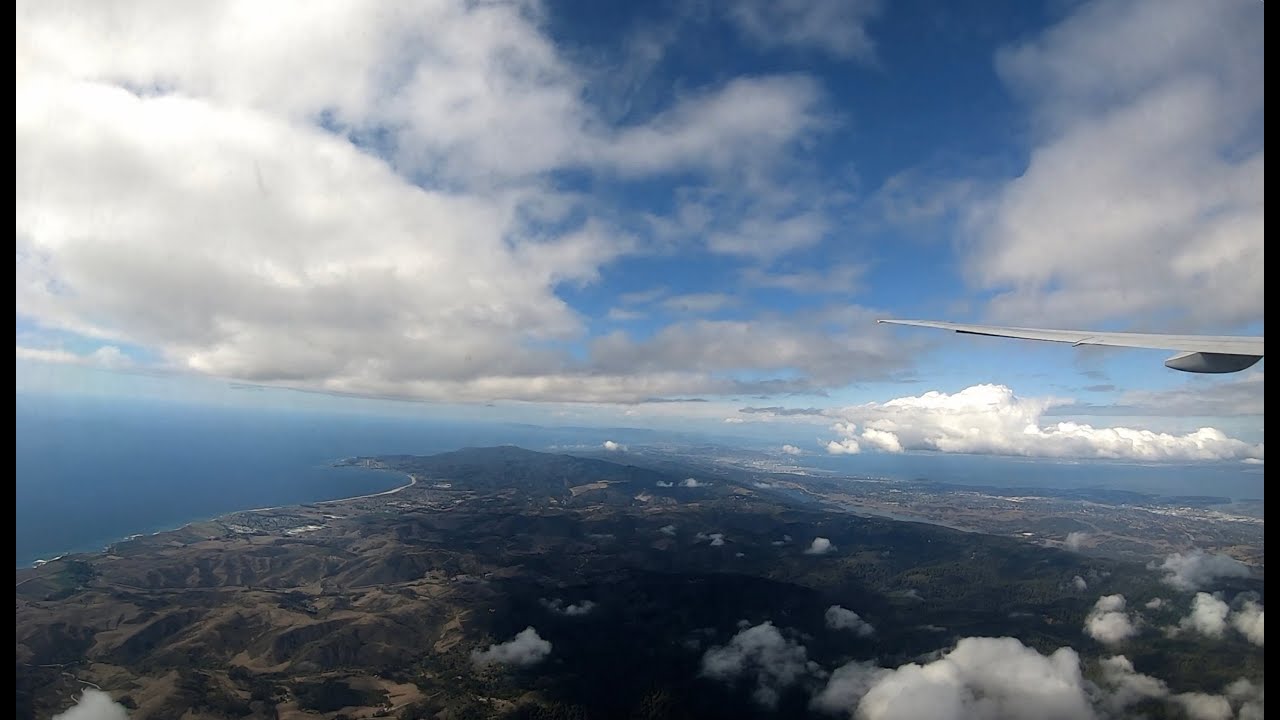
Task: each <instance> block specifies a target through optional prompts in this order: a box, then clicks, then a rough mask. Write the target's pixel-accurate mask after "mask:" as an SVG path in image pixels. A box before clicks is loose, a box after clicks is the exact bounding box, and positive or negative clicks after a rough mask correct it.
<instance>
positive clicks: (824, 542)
mask: <svg viewBox="0 0 1280 720" xmlns="http://www.w3.org/2000/svg"><path fill="white" fill-rule="evenodd" d="M834 549H835V545H832V544H831V541H830V540H828V539H826V538H824V537H816V538H814V539H813V542H812V543H811V544H810V545H809V547H808V549H806V550H805V551H804V554H805V555H826V554H827V553H829V552H831V551H832V550H834Z"/></svg>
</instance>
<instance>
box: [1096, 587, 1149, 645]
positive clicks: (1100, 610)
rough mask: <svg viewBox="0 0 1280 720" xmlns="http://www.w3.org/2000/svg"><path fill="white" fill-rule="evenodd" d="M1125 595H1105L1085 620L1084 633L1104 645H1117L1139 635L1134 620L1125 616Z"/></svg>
mask: <svg viewBox="0 0 1280 720" xmlns="http://www.w3.org/2000/svg"><path fill="white" fill-rule="evenodd" d="M1124 607H1125V600H1124V595H1118V594H1117V595H1103V596H1102V597H1100V598H1098V602H1096V603H1094V605H1093V609H1092V610H1090V611H1089V614H1088V615H1087V616H1085V619H1084V631H1085V634H1087V635H1088V636H1089V637H1091V638H1093V639H1094V640H1097V641H1098V642H1100V643H1103V644H1104V645H1115V644H1117V643H1121V642H1124V641H1125V640H1128V639H1129V638H1131V637H1133V636H1134V635H1137V634H1138V628H1137V627H1136V626H1135V625H1134V622H1133V620H1132V619H1131V618H1130V617H1129V616H1128V615H1127V614H1125V611H1124Z"/></svg>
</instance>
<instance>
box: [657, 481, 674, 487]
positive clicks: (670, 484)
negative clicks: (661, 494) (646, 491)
mask: <svg viewBox="0 0 1280 720" xmlns="http://www.w3.org/2000/svg"><path fill="white" fill-rule="evenodd" d="M658 487H661V488H669V487H675V483H673V482H671V481H670V480H659V481H658Z"/></svg>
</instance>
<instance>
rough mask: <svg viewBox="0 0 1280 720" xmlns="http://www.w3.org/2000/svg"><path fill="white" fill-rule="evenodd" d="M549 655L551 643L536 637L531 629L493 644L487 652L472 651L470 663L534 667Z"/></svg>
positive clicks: (535, 631) (536, 633) (534, 631)
mask: <svg viewBox="0 0 1280 720" xmlns="http://www.w3.org/2000/svg"><path fill="white" fill-rule="evenodd" d="M550 654H551V643H550V642H548V641H546V640H543V639H542V638H541V637H539V636H538V631H537V630H534V629H533V627H527V628H525V629H524V630H521V631H520V632H519V633H517V634H516V636H515V637H514V638H512V639H510V640H508V641H507V642H504V643H494V644H493V645H490V646H489V649H488V650H484V651H480V650H472V651H471V661H472V662H474V663H475V664H477V665H490V664H494V663H497V664H501V665H519V666H522V667H523V666H528V665H536V664H538V663H540V662H542V660H543V659H544V658H546V657H547V656H548V655H550Z"/></svg>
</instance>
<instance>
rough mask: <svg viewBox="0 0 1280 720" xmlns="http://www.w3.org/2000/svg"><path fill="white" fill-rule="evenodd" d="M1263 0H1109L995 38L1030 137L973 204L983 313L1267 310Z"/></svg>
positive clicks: (1212, 315)
mask: <svg viewBox="0 0 1280 720" xmlns="http://www.w3.org/2000/svg"><path fill="white" fill-rule="evenodd" d="M1262 13H1263V8H1262V4H1261V3H1248V2H1222V3H1203V2H1197V1H1196V0H1175V1H1174V2H1166V1H1165V0H1142V1H1140V2H1128V1H1123V0H1104V1H1101V2H1092V3H1087V4H1084V5H1082V6H1080V8H1079V10H1078V11H1077V12H1075V13H1073V14H1072V15H1071V16H1070V17H1068V18H1067V19H1066V20H1064V21H1063V22H1061V23H1059V24H1058V25H1056V26H1055V27H1053V28H1051V29H1050V30H1048V31H1047V32H1045V33H1043V34H1041V35H1040V36H1039V37H1035V38H1033V39H1031V40H1029V41H1027V42H1025V43H1022V44H1019V45H1016V46H1013V47H1009V48H1006V49H1005V50H1004V51H1003V52H1001V53H1000V55H999V56H998V58H997V69H998V71H999V73H1000V75H1001V77H1002V78H1003V79H1004V80H1005V82H1006V84H1007V85H1008V87H1010V88H1011V89H1012V90H1013V91H1014V92H1015V93H1016V94H1018V95H1019V96H1020V97H1022V98H1023V99H1024V100H1025V102H1026V103H1027V105H1028V107H1029V108H1030V110H1031V112H1032V115H1033V118H1034V120H1033V125H1032V135H1033V138H1034V146H1033V147H1032V148H1031V150H1030V153H1029V158H1028V162H1027V165H1026V167H1025V170H1023V171H1022V172H1021V173H1020V174H1019V175H1018V176H1017V177H1015V178H1013V179H1011V180H1008V181H1007V182H1005V183H1004V184H1003V185H1001V186H999V187H998V188H997V189H996V190H995V192H994V193H993V194H992V195H990V196H989V198H990V199H986V197H985V196H984V199H983V200H981V201H979V202H978V203H976V204H975V206H974V207H973V208H971V210H972V217H971V224H972V231H973V235H974V237H975V242H974V243H973V245H972V247H971V248H970V249H969V251H968V253H969V270H970V276H971V278H972V279H973V281H974V282H975V284H976V285H978V286H979V287H981V288H983V289H985V290H989V291H994V292H995V293H996V296H995V299H994V300H993V301H992V303H991V306H990V313H991V315H992V317H994V318H997V319H1000V320H1003V321H1008V322H1011V323H1012V324H1023V325H1036V324H1040V323H1046V324H1049V325H1051V326H1052V325H1054V324H1063V323H1070V324H1071V325H1075V326H1078V325H1080V324H1081V323H1085V324H1089V323H1097V322H1101V321H1106V320H1114V319H1129V320H1131V319H1133V318H1146V319H1147V322H1146V324H1148V325H1150V324H1152V323H1157V324H1160V325H1161V326H1162V327H1164V326H1167V324H1168V323H1169V322H1171V321H1173V322H1177V323H1179V324H1181V325H1191V326H1212V327H1226V326H1236V325H1241V324H1244V323H1249V322H1258V321H1261V320H1262V317H1263V314H1262V298H1263V273H1262V267H1263V263H1262V260H1263V192H1262V190H1263V182H1262V180H1263V174H1264V152H1263V146H1262V143H1261V141H1260V140H1261V136H1260V130H1259V128H1260V127H1261V125H1260V123H1261V122H1262V114H1263V93H1262V92H1261V91H1260V88H1261V87H1262V81H1263V53H1262V48H1263V31H1262V18H1263V15H1262ZM1209 28H1211V29H1212V31H1209V32H1206V29H1209ZM1255 138H1256V139H1255ZM1015 321H1016V322H1015Z"/></svg>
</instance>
